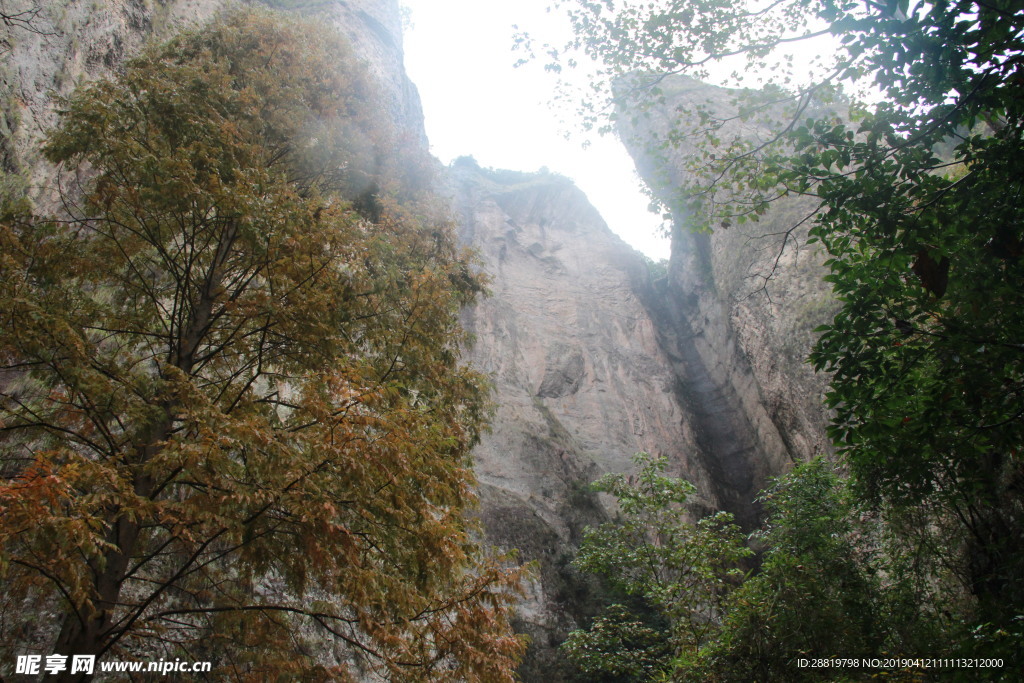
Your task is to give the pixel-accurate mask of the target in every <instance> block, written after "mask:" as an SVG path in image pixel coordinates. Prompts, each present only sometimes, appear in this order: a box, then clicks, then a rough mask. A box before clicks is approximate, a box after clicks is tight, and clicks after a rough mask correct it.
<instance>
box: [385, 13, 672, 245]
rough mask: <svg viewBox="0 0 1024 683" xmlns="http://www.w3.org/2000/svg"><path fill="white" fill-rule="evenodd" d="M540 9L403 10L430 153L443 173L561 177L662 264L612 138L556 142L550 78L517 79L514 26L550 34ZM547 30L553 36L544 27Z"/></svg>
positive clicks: (631, 174) (525, 73) (632, 178)
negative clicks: (543, 172) (453, 169)
mask: <svg viewBox="0 0 1024 683" xmlns="http://www.w3.org/2000/svg"><path fill="white" fill-rule="evenodd" d="M548 1H549V0H516V1H515V2H505V1H497V0H402V4H403V5H404V6H405V7H407V8H408V10H409V14H410V21H411V24H412V26H411V28H408V29H407V30H406V32H405V66H406V70H407V71H408V72H409V76H410V78H412V80H413V82H414V83H416V86H417V87H418V88H419V91H420V96H421V97H422V99H423V109H424V113H425V116H426V127H427V135H428V137H429V138H430V144H431V151H432V152H433V153H434V155H435V156H437V157H438V158H440V159H441V161H443V162H444V163H449V162H451V161H452V160H453V159H454V158H456V157H459V156H463V155H467V156H472V157H473V158H475V159H476V160H477V161H478V162H479V163H480V165H481V166H485V167H487V166H490V167H493V168H503V169H511V170H516V171H536V170H539V169H540V168H541V167H543V166H546V167H547V168H548V169H549V170H551V171H553V172H556V173H560V174H562V175H565V176H568V177H570V178H572V179H573V180H574V181H576V184H577V185H578V186H579V187H580V188H582V189H583V191H584V192H586V194H587V196H588V197H589V199H590V201H591V203H593V204H594V205H595V206H596V207H597V208H598V210H599V211H600V212H601V215H602V216H603V217H604V219H605V220H606V221H607V222H608V225H609V227H611V229H612V230H613V231H615V232H616V233H617V234H618V235H619V236H621V237H622V239H624V240H625V241H626V242H628V243H629V244H631V245H632V246H633V247H634V248H636V249H638V250H640V251H642V252H643V253H645V254H647V255H648V256H650V257H651V258H653V259H655V260H658V259H662V258H668V253H669V245H668V239H667V238H665V237H662V236H661V235H660V226H661V219H660V217H658V216H657V215H656V214H653V213H650V212H649V211H648V210H647V204H648V200H647V198H646V197H645V196H644V195H643V194H642V193H641V191H640V181H639V179H638V178H637V175H636V171H635V170H634V167H633V161H632V159H631V158H630V157H629V155H628V154H626V151H625V148H623V146H622V145H621V143H619V141H618V140H616V139H614V138H613V137H610V136H606V137H603V138H602V137H597V136H596V135H595V136H591V137H592V139H591V145H590V146H589V147H588V148H587V149H583V144H582V143H583V140H584V138H583V136H582V134H580V133H578V132H577V133H576V134H574V136H573V137H572V138H571V139H570V140H566V139H565V138H564V136H563V133H564V132H565V129H566V127H571V124H563V123H561V120H560V119H561V117H562V116H563V114H562V113H560V112H555V111H552V110H551V108H550V106H549V104H548V103H549V100H550V99H551V96H552V93H553V88H554V86H555V77H554V76H553V75H552V74H548V73H545V72H544V70H543V68H542V65H541V64H540V63H534V64H530V65H528V66H525V67H521V68H519V69H516V68H513V64H514V63H515V62H516V60H517V59H519V58H520V57H521V56H522V53H519V52H513V51H512V42H513V38H512V36H513V34H514V33H515V30H514V29H513V28H512V26H513V25H514V24H518V25H519V27H520V28H522V29H527V30H529V31H530V32H531V33H544V31H545V30H548V31H552V30H557V27H559V26H560V25H561V24H560V21H561V20H560V19H559V18H557V17H553V16H551V15H548V14H547V13H546V12H545V6H546V4H547V2H548ZM553 26H554V27H555V28H552V27H553Z"/></svg>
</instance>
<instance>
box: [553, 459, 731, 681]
mask: <svg viewBox="0 0 1024 683" xmlns="http://www.w3.org/2000/svg"><path fill="white" fill-rule="evenodd" d="M634 461H635V462H636V464H637V466H638V467H639V472H638V473H637V474H636V475H633V476H630V477H626V476H625V475H622V474H610V475H606V476H604V477H602V478H601V479H599V480H598V481H596V482H594V484H593V486H592V488H593V489H594V490H595V491H599V492H603V493H609V494H611V495H613V496H615V498H616V500H617V502H618V505H619V508H620V510H621V515H620V517H619V518H618V519H616V520H615V521H613V522H608V523H605V524H602V525H601V526H599V527H588V528H587V529H586V530H585V531H584V535H583V542H582V543H581V544H580V550H579V554H578V556H577V557H576V559H575V560H574V561H573V564H574V565H576V566H577V567H578V568H579V569H581V570H583V571H588V572H593V573H597V574H600V575H602V576H604V577H606V578H607V579H608V580H609V582H610V583H611V584H612V586H614V587H615V588H617V589H619V590H621V591H622V592H624V593H626V594H627V595H630V596H636V597H639V598H641V599H642V600H643V601H644V602H645V603H646V604H648V605H650V606H651V607H653V608H654V609H655V610H656V611H657V612H658V613H659V614H660V615H661V616H662V617H664V619H665V620H666V621H667V623H668V624H669V626H668V631H667V633H663V634H661V637H660V638H658V637H657V633H656V632H655V631H653V630H652V629H651V628H650V627H647V626H645V625H644V624H643V623H642V622H641V621H638V620H637V619H636V617H635V616H631V615H630V613H629V611H628V610H627V609H626V608H625V607H624V606H622V605H613V606H611V607H610V608H609V609H608V610H607V611H606V614H605V615H604V616H602V617H599V618H598V619H596V620H595V622H594V625H593V626H592V628H591V629H590V630H589V631H574V632H573V633H572V634H570V636H569V639H568V640H567V641H566V643H565V644H564V645H563V646H562V647H563V650H564V651H565V652H566V655H567V656H568V657H569V659H570V660H571V661H573V662H574V663H575V664H576V665H577V667H578V668H580V669H581V670H582V671H583V672H584V673H586V674H587V675H588V676H589V680H609V681H613V680H654V679H655V677H656V676H658V675H660V674H664V673H666V672H667V671H668V670H669V668H670V667H669V664H670V662H671V656H675V657H686V656H690V655H692V654H693V653H695V652H696V651H697V650H698V649H699V648H700V646H701V645H703V644H704V643H705V642H706V641H707V640H708V639H709V638H710V637H712V636H713V635H714V634H715V633H716V630H717V628H718V624H719V619H720V617H721V607H722V604H723V601H724V600H725V597H726V596H727V595H728V593H729V592H730V591H731V590H732V589H733V588H735V586H736V585H737V584H738V582H739V579H740V577H741V576H742V570H741V568H740V563H741V561H742V560H743V559H744V558H746V557H748V556H749V555H750V554H751V552H750V550H749V549H747V548H746V546H745V545H744V543H743V536H742V534H741V532H740V529H739V527H737V526H736V525H735V524H733V523H732V516H731V515H729V514H728V513H725V512H719V513H716V514H714V515H711V516H709V517H705V518H703V519H700V520H698V521H697V522H696V523H693V522H689V521H688V520H687V513H686V510H685V508H683V507H682V506H683V505H684V504H685V502H686V500H687V498H688V497H689V496H690V495H691V494H692V493H693V491H694V487H693V485H692V484H690V483H689V482H687V481H684V480H682V479H674V478H671V477H666V476H664V471H665V469H666V468H667V466H668V463H667V461H666V460H665V458H652V457H651V456H649V455H647V454H646V453H639V454H637V456H636V457H635V458H634Z"/></svg>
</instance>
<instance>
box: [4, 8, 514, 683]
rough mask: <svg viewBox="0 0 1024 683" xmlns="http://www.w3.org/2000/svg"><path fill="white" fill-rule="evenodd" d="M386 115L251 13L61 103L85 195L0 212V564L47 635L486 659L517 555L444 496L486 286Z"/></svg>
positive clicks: (292, 28)
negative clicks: (489, 545)
mask: <svg viewBox="0 0 1024 683" xmlns="http://www.w3.org/2000/svg"><path fill="white" fill-rule="evenodd" d="M389 120H390V117H389V116H388V114H387V112H386V111H384V110H383V108H382V106H381V104H380V103H379V99H378V97H377V96H376V95H375V93H374V86H373V83H372V81H371V79H370V78H369V76H368V75H367V74H366V73H365V71H364V70H363V69H362V68H360V66H359V65H358V64H357V62H356V60H355V59H354V57H353V56H352V55H351V52H350V50H349V49H348V48H347V46H346V45H345V44H344V43H343V42H342V41H341V39H340V38H339V37H337V36H336V35H335V34H334V33H332V32H331V31H328V30H324V29H319V28H316V27H314V26H311V25H309V24H308V23H302V22H299V21H297V20H291V19H286V18H283V17H281V16H278V15H275V14H270V13H265V12H253V11H238V12H233V13H229V14H226V15H225V16H223V17H221V18H220V19H218V20H217V21H216V22H214V23H213V24H212V25H210V26H208V27H206V28H204V29H202V30H200V31H196V32H191V33H186V34H183V35H181V36H180V37H178V38H177V39H175V40H174V41H173V42H171V43H169V44H167V45H164V46H161V47H158V48H154V49H151V50H150V51H148V52H146V53H145V54H144V55H143V56H141V57H140V58H138V59H136V60H134V61H133V62H131V63H129V64H128V66H127V68H126V70H125V72H124V74H123V75H122V76H121V77H120V78H118V79H117V80H115V81H107V82H102V83H97V84H94V85H92V86H90V87H88V88H85V89H84V90H82V91H80V92H79V93H77V94H76V95H75V96H74V97H73V98H72V99H71V100H70V101H68V102H67V103H66V108H65V111H64V112H63V114H62V118H61V122H60V125H59V127H58V128H57V130H55V131H54V132H53V133H52V134H51V135H50V136H49V138H48V142H47V144H46V146H45V149H44V152H45V154H46V155H47V157H48V158H49V159H50V160H51V161H53V162H55V163H58V164H60V165H61V168H62V173H61V178H62V182H63V184H64V189H65V193H64V196H65V197H81V199H80V200H78V201H74V202H71V201H70V200H69V202H68V207H67V211H66V213H65V214H62V215H60V216H58V217H52V218H47V219H42V218H38V217H33V216H31V215H29V214H28V213H27V212H25V211H24V210H21V211H19V210H16V209H14V208H10V207H9V208H8V210H7V211H6V215H5V216H4V220H3V223H2V227H0V259H2V261H0V367H2V369H0V421H2V422H0V430H2V431H0V474H2V479H0V581H2V582H3V585H4V587H5V588H4V593H5V594H6V596H5V598H4V599H3V600H4V601H5V602H4V605H3V608H4V610H5V614H10V613H11V612H12V610H14V609H16V608H17V606H18V605H21V604H24V603H25V601H34V602H35V604H37V605H38V606H39V607H38V608H39V610H40V611H42V610H44V608H45V609H52V610H54V613H56V614H59V615H61V616H60V619H59V620H58V621H60V623H58V624H56V625H55V626H53V628H52V634H51V635H50V636H49V640H48V641H46V642H41V641H39V642H37V643H36V644H37V645H38V646H40V647H44V648H48V649H47V652H46V654H49V653H50V652H57V653H61V654H67V655H69V654H96V655H99V656H100V658H101V659H103V658H106V657H115V658H131V657H136V658H141V657H146V658H158V657H163V658H174V657H181V658H184V659H192V660H210V661H212V662H213V663H214V674H215V675H220V676H222V677H224V678H231V679H240V680H273V679H277V678H281V677H284V678H285V679H288V680H297V679H298V678H299V677H301V678H303V680H315V679H333V680H348V679H352V678H354V677H356V676H358V675H359V674H360V673H361V672H366V671H373V672H376V674H378V675H381V676H384V677H386V678H389V679H394V680H403V681H416V680H484V681H503V680H512V674H511V671H512V669H513V667H514V665H515V663H516V661H517V660H518V657H519V656H520V655H521V653H522V649H523V643H522V641H521V640H520V639H519V638H518V637H516V636H515V635H514V634H513V633H512V631H511V629H510V627H509V624H508V610H509V604H510V602H511V600H512V599H513V597H514V595H515V591H516V590H517V589H518V582H519V574H518V570H508V569H505V568H503V567H504V565H505V564H506V563H504V562H503V560H502V559H501V558H496V559H486V558H485V554H484V553H483V552H482V550H481V549H480V548H479V547H478V546H477V545H476V543H475V542H474V541H473V540H472V536H473V527H472V525H471V524H470V523H469V522H467V520H466V517H465V512H466V510H467V507H468V506H470V505H471V504H472V503H473V501H474V497H473V494H472V491H471V488H472V486H473V482H474V480H473V476H472V472H471V469H470V460H469V455H468V454H469V449H470V447H471V446H472V445H473V443H474V442H475V440H476V438H477V434H478V430H479V429H480V428H481V424H482V421H483V419H484V417H485V415H486V412H487V397H486V391H485V382H484V380H483V378H482V377H481V376H479V375H478V374H476V373H475V372H473V371H472V370H471V369H468V368H466V367H465V366H463V365H461V364H460V362H459V356H460V345H461V344H463V343H464V341H465V334H464V333H463V331H462V330H461V328H460V326H459V322H458V312H459V309H460V308H461V307H462V306H463V305H465V304H467V303H468V302H470V301H472V300H473V299H474V298H475V297H476V296H477V295H478V294H479V293H480V291H481V290H482V289H483V283H482V282H481V280H480V278H479V276H477V275H475V274H474V273H473V270H472V268H471V261H470V257H469V256H468V255H467V254H466V253H464V252H463V251H461V250H460V249H459V248H458V247H457V245H456V243H455V238H454V236H453V231H452V229H451V226H450V225H448V224H446V223H445V222H444V221H443V220H442V219H441V218H439V216H441V212H440V211H439V210H438V209H437V208H436V206H435V205H434V204H432V203H431V201H432V200H431V198H430V195H429V192H428V191H427V188H426V187H425V185H426V181H425V180H422V179H421V178H422V173H421V172H420V171H418V170H416V169H422V168H423V167H424V166H425V162H424V160H423V158H422V157H420V156H418V155H419V154H420V153H419V152H410V151H408V147H409V146H403V145H402V144H401V143H402V135H401V133H400V131H397V130H396V129H395V128H394V127H393V126H392V125H391V124H389V123H387V122H388V121H389ZM410 169H413V170H412V171H410ZM33 620H35V621H33ZM61 620H62V621H61ZM43 622H44V620H43V619H41V618H39V615H33V614H30V613H25V614H22V615H21V617H20V618H18V619H5V620H3V621H2V623H0V628H4V629H6V630H7V632H6V633H2V634H0V641H3V642H5V643H7V647H8V648H16V647H18V643H22V644H24V643H25V642H27V640H26V638H27V636H25V634H26V633H34V634H35V637H37V638H38V637H39V633H40V632H41V631H45V629H46V627H47V624H45V623H43ZM58 629H59V632H58ZM30 639H31V638H29V640H30ZM51 645H52V647H50V646H51ZM21 653H23V651H17V650H15V649H11V650H10V652H8V653H7V654H8V655H13V654H21ZM218 672H219V673H218Z"/></svg>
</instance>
